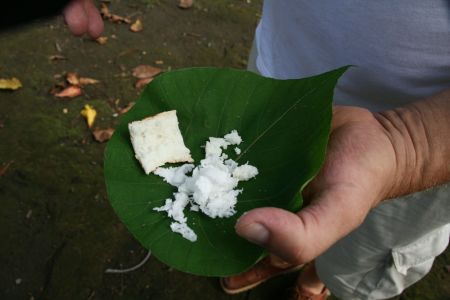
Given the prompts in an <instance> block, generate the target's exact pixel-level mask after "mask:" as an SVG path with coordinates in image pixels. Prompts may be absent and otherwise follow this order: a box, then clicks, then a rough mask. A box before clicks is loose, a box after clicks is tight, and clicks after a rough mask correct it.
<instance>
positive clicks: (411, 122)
mask: <svg viewBox="0 0 450 300" xmlns="http://www.w3.org/2000/svg"><path fill="white" fill-rule="evenodd" d="M376 118H377V120H378V121H379V122H380V124H381V125H382V126H383V127H384V128H385V130H386V132H387V134H388V136H389V138H390V140H391V142H392V145H393V148H394V151H395V154H396V155H395V156H396V168H395V169H396V178H394V180H393V181H392V184H391V188H390V191H389V192H388V193H387V194H388V197H395V196H400V195H405V194H410V193H413V192H417V191H421V190H424V189H427V188H429V187H432V186H436V185H440V184H444V183H446V182H449V181H450V89H449V90H446V91H444V92H442V93H439V94H437V95H434V96H432V97H430V98H427V99H425V100H423V101H418V102H414V103H412V104H410V105H408V106H405V107H401V108H397V109H393V110H389V111H385V112H382V113H377V114H376Z"/></svg>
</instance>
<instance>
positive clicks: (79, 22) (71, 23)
mask: <svg viewBox="0 0 450 300" xmlns="http://www.w3.org/2000/svg"><path fill="white" fill-rule="evenodd" d="M63 15H64V19H65V21H66V23H67V26H68V27H69V30H70V31H71V32H72V34H74V35H77V36H79V35H83V34H84V33H86V32H87V30H88V16H87V15H86V12H85V10H84V6H83V3H82V2H81V1H79V0H74V1H71V2H70V3H69V4H68V5H67V6H66V7H65V8H64V10H63Z"/></svg>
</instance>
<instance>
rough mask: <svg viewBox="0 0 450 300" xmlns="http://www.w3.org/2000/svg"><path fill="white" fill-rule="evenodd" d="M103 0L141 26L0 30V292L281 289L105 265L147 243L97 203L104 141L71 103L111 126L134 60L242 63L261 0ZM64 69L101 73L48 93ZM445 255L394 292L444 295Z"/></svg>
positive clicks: (142, 295) (275, 293)
mask: <svg viewBox="0 0 450 300" xmlns="http://www.w3.org/2000/svg"><path fill="white" fill-rule="evenodd" d="M108 2H109V7H110V9H111V11H112V12H113V13H117V14H120V15H126V16H130V17H131V19H133V20H134V19H136V18H137V17H139V18H141V20H142V21H143V24H144V30H143V31H141V32H138V33H133V32H131V31H129V30H128V26H127V25H124V24H115V23H112V22H106V23H105V25H106V28H105V34H104V35H105V36H107V37H108V38H109V39H108V42H107V43H106V44H105V45H100V44H98V43H96V42H95V41H92V40H90V39H87V38H76V37H73V36H71V35H70V34H69V32H68V31H67V28H66V27H65V25H64V23H63V20H62V18H61V17H57V18H54V19H52V20H43V21H37V22H34V23H32V24H29V25H27V26H25V27H21V28H17V29H14V30H9V31H5V32H0V45H1V47H0V78H6V77H11V76H15V77H18V78H19V79H20V80H21V81H22V84H23V88H22V89H19V90H17V91H1V92H0V140H1V141H2V143H1V144H0V168H1V169H0V170H3V173H2V172H1V171H0V205H1V209H0V238H1V246H0V266H1V267H0V299H164V300H167V299H169V300H170V299H218V300H220V299H283V297H284V296H285V295H287V293H288V288H289V286H290V285H291V284H292V282H293V280H295V277H294V276H293V275H291V276H286V277H283V278H279V279H276V280H274V281H271V282H269V283H267V284H264V285H262V286H261V287H258V288H257V289H255V290H254V291H251V292H248V293H244V294H242V295H238V296H228V295H225V294H224V293H223V292H222V291H221V290H220V287H219V285H218V281H217V279H216V278H204V277H197V276H192V275H188V274H184V273H181V272H178V271H176V270H172V269H170V268H169V267H167V266H165V265H163V264H161V263H160V262H158V261H157V260H156V259H154V258H150V260H149V261H148V262H147V263H146V264H145V265H144V266H143V267H141V268H140V269H138V270H136V271H134V272H131V273H127V274H105V270H106V269H108V268H126V267H130V266H133V265H135V264H136V263H138V262H139V261H141V260H142V259H143V258H144V257H145V255H146V253H147V251H146V250H145V249H143V248H142V247H141V246H140V245H139V244H138V242H136V241H135V240H134V239H133V237H132V236H131V235H130V234H129V233H128V232H127V230H126V229H125V228H124V226H123V225H122V224H121V222H120V221H119V219H118V218H117V216H116V215H115V214H114V212H113V210H112V208H111V206H110V205H109V203H108V200H107V196H106V192H105V185H104V181H103V173H102V161H103V151H104V148H105V144H100V143H97V142H95V141H94V139H93V138H92V135H91V132H90V130H89V129H88V128H87V126H86V124H85V122H84V120H83V119H82V117H81V116H80V110H81V109H82V107H83V106H84V105H85V104H90V105H92V106H94V107H95V109H96V110H97V111H98V117H97V120H96V124H95V126H98V127H100V128H107V127H110V126H112V127H114V126H115V125H116V124H117V117H115V116H114V114H115V113H116V111H117V108H120V107H125V106H126V105H127V104H128V103H129V102H130V101H133V100H135V99H136V98H137V97H138V95H139V90H137V89H136V88H135V87H134V83H135V79H134V78H133V77H132V76H131V70H132V69H133V68H134V67H135V66H137V65H139V64H152V65H155V64H156V61H163V62H162V64H161V65H160V67H161V68H163V69H164V70H171V69H175V68H182V67H191V66H219V67H233V68H244V67H245V65H246V59H247V55H248V51H249V48H250V45H251V41H252V36H253V30H254V28H255V26H256V22H257V20H258V18H259V14H260V9H261V1H255V0H247V1H244V0H220V1H219V0H214V1H212V0H209V1H207V0H202V1H197V0H196V1H195V5H194V6H193V7H192V8H190V9H187V10H181V9H179V8H177V1H175V0H171V1H162V0H161V1H158V0H140V1H120V0H113V1H108ZM52 55H60V56H64V59H58V60H51V59H50V56H52ZM159 63H161V62H159ZM70 71H73V72H78V73H79V74H80V75H81V76H87V77H93V78H95V79H98V80H100V81H101V82H100V83H99V84H96V85H90V86H86V87H85V88H84V89H83V90H84V94H83V95H82V96H79V97H76V98H72V99H70V100H68V99H58V98H56V97H54V96H52V95H51V94H50V93H49V89H50V88H51V87H52V86H54V85H55V84H57V83H59V82H61V81H63V78H61V76H64V74H65V73H66V72H70ZM117 99H119V101H117ZM7 164H9V167H8V168H5V166H6V165H7ZM449 264H450V251H449V250H447V252H446V253H444V254H443V255H441V256H440V257H439V258H438V260H437V263H436V264H435V266H434V268H433V271H432V272H431V273H430V274H429V275H428V276H427V277H426V279H424V280H423V281H422V282H420V283H418V284H416V285H415V286H413V287H412V288H410V289H408V290H407V291H406V292H405V293H404V294H403V295H402V296H401V297H399V298H398V299H405V300H406V299H450V274H449V272H448V271H447V270H446V269H445V266H447V265H449Z"/></svg>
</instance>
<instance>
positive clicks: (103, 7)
mask: <svg viewBox="0 0 450 300" xmlns="http://www.w3.org/2000/svg"><path fill="white" fill-rule="evenodd" d="M100 14H101V15H102V16H103V17H104V18H106V19H108V18H110V17H111V12H110V11H109V8H108V6H107V5H106V4H105V3H102V4H101V6H100Z"/></svg>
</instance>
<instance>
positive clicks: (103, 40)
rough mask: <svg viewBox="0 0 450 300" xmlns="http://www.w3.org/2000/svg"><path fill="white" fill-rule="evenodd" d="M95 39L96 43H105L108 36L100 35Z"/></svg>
mask: <svg viewBox="0 0 450 300" xmlns="http://www.w3.org/2000/svg"><path fill="white" fill-rule="evenodd" d="M95 41H96V42H97V43H99V44H100V45H105V44H106V43H107V42H108V37H107V36H101V37H98V38H97V39H96V40H95Z"/></svg>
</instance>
